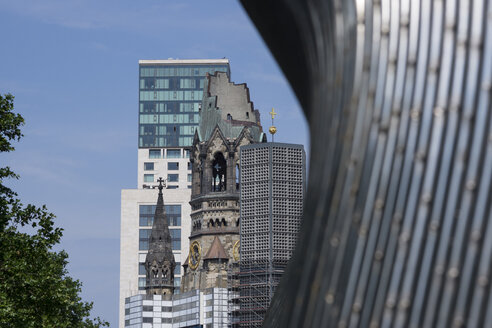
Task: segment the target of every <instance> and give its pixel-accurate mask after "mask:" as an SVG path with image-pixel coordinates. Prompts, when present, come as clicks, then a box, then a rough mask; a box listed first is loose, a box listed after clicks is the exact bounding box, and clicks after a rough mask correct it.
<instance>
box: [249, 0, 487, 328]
mask: <svg viewBox="0 0 492 328" xmlns="http://www.w3.org/2000/svg"><path fill="white" fill-rule="evenodd" d="M241 2H242V4H243V6H244V8H245V9H246V11H247V13H248V14H249V15H250V17H251V19H252V20H253V22H254V24H255V25H256V26H257V28H258V30H259V32H260V33H261V35H262V37H263V38H264V39H265V41H266V43H267V45H268V46H269V47H270V50H271V51H272V53H273V55H274V56H275V58H276V60H277V61H278V63H279V65H280V67H281V68H282V70H283V71H284V73H285V75H286V77H287V79H288V80H289V82H290V84H291V85H292V87H293V89H294V91H295V93H296V94H297V97H298V99H299V101H300V103H301V105H302V107H303V109H304V112H305V114H306V117H307V120H308V122H309V125H310V130H311V162H310V170H309V187H308V191H307V192H308V197H306V203H305V210H304V222H303V230H302V233H301V236H300V239H299V243H298V247H297V250H296V254H295V255H294V258H293V260H292V261H291V263H290V266H289V270H288V273H287V274H286V275H285V276H284V279H283V281H282V283H281V286H280V287H279V289H278V290H277V292H276V294H275V297H274V299H273V301H272V304H271V307H270V310H269V313H268V314H267V318H266V320H265V326H266V327H349V326H350V327H452V326H456V327H459V326H466V327H482V326H490V325H491V324H492V291H491V283H492V281H491V278H492V275H491V266H492V211H491V205H492V199H491V198H492V196H491V179H492V132H491V131H492V122H491V121H492V113H491V112H492V110H491V89H492V1H490V0H488V1H485V0H482V1H442V0H436V1H409V0H407V1H389V0H386V1H379V0H376V1H369V0H368V1H365V2H364V1H357V2H353V1H343V0H332V1H322V0H283V1H264V0H241Z"/></svg>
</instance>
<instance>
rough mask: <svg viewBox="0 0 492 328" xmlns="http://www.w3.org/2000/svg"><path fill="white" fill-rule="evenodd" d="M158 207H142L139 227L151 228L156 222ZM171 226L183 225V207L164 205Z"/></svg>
mask: <svg viewBox="0 0 492 328" xmlns="http://www.w3.org/2000/svg"><path fill="white" fill-rule="evenodd" d="M155 208H156V205H140V211H139V225H140V226H141V227H151V226H152V224H153V222H154V213H155ZM164 209H165V211H166V217H167V220H168V224H169V226H178V227H179V226H180V225H181V205H164Z"/></svg>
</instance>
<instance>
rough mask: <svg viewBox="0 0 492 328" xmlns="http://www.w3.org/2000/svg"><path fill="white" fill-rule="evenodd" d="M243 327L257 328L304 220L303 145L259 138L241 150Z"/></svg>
mask: <svg viewBox="0 0 492 328" xmlns="http://www.w3.org/2000/svg"><path fill="white" fill-rule="evenodd" d="M240 158H241V170H240V183H241V195H240V208H241V210H240V221H241V228H240V238H241V239H240V243H241V247H240V272H239V281H240V284H239V294H240V298H239V304H240V310H239V320H238V322H237V321H236V323H237V324H238V325H239V326H241V327H261V324H262V322H263V318H264V316H265V314H266V310H267V309H268V306H269V304H270V301H271V299H272V296H273V293H274V292H275V288H276V287H277V285H278V283H279V281H280V278H281V277H282V274H283V272H284V270H285V268H286V266H287V263H288V261H289V259H290V258H291V256H292V253H293V251H294V248H295V246H296V241H297V234H298V232H299V228H300V225H301V220H302V210H303V201H304V190H305V182H304V181H305V153H304V147H303V146H302V145H293V144H284V143H276V142H269V143H259V144H252V145H247V146H242V147H241V150H240Z"/></svg>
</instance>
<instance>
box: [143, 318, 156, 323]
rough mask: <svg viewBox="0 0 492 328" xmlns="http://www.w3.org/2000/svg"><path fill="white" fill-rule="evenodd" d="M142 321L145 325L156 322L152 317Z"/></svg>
mask: <svg viewBox="0 0 492 328" xmlns="http://www.w3.org/2000/svg"><path fill="white" fill-rule="evenodd" d="M142 319H143V320H142V322H143V323H152V322H154V318H152V317H143V318H142Z"/></svg>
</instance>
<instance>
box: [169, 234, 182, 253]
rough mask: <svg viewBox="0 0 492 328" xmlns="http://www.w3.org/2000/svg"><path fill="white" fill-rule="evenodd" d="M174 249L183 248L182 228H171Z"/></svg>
mask: <svg viewBox="0 0 492 328" xmlns="http://www.w3.org/2000/svg"><path fill="white" fill-rule="evenodd" d="M169 232H170V233H171V245H172V249H173V251H179V250H181V229H169Z"/></svg>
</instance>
